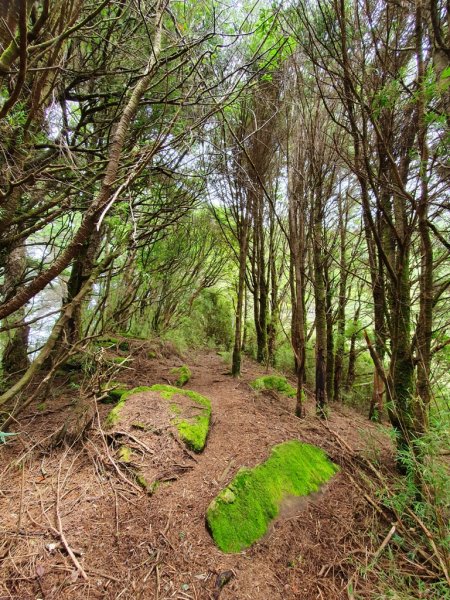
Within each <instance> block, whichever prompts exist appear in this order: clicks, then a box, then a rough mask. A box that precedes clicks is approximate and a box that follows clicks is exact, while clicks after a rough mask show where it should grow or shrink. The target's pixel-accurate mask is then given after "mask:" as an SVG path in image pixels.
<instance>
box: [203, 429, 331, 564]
mask: <svg viewBox="0 0 450 600" xmlns="http://www.w3.org/2000/svg"><path fill="white" fill-rule="evenodd" d="M338 470H339V468H338V467H337V465H335V464H333V463H332V462H331V461H330V460H329V459H328V457H327V456H326V454H325V453H324V452H323V450H321V449H320V448H317V447H315V446H311V445H310V444H304V443H301V442H299V441H297V440H292V441H289V442H285V443H283V444H279V445H278V446H274V447H273V448H272V452H271V454H270V456H269V458H268V459H267V460H266V461H265V462H263V463H261V464H260V465H258V466H256V467H255V468H253V469H247V468H243V469H240V470H239V472H238V473H237V475H236V477H235V478H234V479H233V481H232V482H231V483H230V484H229V485H228V486H227V487H226V488H225V489H224V490H222V491H221V492H220V493H219V495H218V496H217V497H216V498H215V499H214V500H213V501H212V502H211V504H210V505H209V507H208V510H207V513H206V522H207V526H208V528H209V530H210V532H211V535H212V537H213V539H214V541H215V543H216V544H217V546H218V547H219V548H220V549H221V550H222V551H223V552H228V553H232V552H240V551H241V550H243V549H245V548H248V547H249V546H251V545H252V544H253V543H254V542H255V541H256V540H258V539H260V538H261V537H262V536H263V535H264V534H265V533H266V531H267V528H268V526H269V523H270V522H271V521H272V520H273V519H274V518H275V517H276V516H277V515H278V512H279V508H280V504H281V502H282V500H283V498H284V497H286V496H306V495H308V494H310V493H312V492H317V491H318V490H319V488H320V486H321V485H322V484H324V483H325V482H326V481H328V480H329V479H330V478H331V477H332V476H333V475H334V474H335V473H336V472H337V471H338Z"/></svg>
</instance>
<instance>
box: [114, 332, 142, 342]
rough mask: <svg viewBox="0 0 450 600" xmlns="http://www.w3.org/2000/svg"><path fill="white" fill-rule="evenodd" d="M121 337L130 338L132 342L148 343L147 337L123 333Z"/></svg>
mask: <svg viewBox="0 0 450 600" xmlns="http://www.w3.org/2000/svg"><path fill="white" fill-rule="evenodd" d="M119 335H120V337H124V338H128V339H130V340H140V341H142V342H146V341H147V338H146V337H145V336H143V335H136V334H134V333H123V332H120V333H119Z"/></svg>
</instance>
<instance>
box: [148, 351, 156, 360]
mask: <svg viewBox="0 0 450 600" xmlns="http://www.w3.org/2000/svg"><path fill="white" fill-rule="evenodd" d="M147 358H149V359H150V360H153V359H154V358H156V352H154V351H153V350H149V351H148V352H147Z"/></svg>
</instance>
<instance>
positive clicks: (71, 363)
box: [60, 354, 84, 372]
mask: <svg viewBox="0 0 450 600" xmlns="http://www.w3.org/2000/svg"><path fill="white" fill-rule="evenodd" d="M83 366H84V361H83V355H82V354H75V355H74V356H71V357H70V358H68V359H67V360H66V362H65V363H63V364H62V365H61V366H60V369H61V371H65V372H67V371H82V369H83Z"/></svg>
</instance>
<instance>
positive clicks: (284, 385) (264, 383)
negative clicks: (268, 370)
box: [250, 375, 297, 398]
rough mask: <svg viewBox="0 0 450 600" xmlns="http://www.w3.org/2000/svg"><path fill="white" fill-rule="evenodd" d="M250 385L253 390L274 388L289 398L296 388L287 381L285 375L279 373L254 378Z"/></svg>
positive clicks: (295, 392)
mask: <svg viewBox="0 0 450 600" xmlns="http://www.w3.org/2000/svg"><path fill="white" fill-rule="evenodd" d="M250 385H251V386H252V388H253V389H254V390H275V391H277V392H280V393H281V394H284V395H285V396H288V397H289V398H294V397H295V396H296V394H297V390H296V389H295V388H294V387H292V385H290V384H289V383H288V382H287V379H286V377H281V376H280V375H264V376H263V377H258V379H254V380H253V381H252V382H250Z"/></svg>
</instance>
